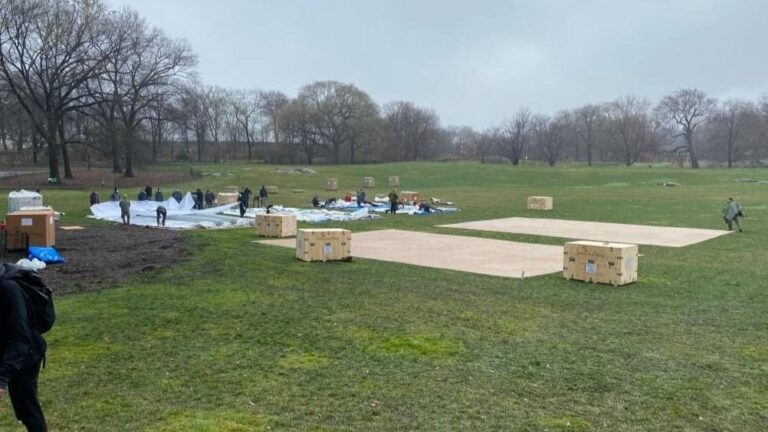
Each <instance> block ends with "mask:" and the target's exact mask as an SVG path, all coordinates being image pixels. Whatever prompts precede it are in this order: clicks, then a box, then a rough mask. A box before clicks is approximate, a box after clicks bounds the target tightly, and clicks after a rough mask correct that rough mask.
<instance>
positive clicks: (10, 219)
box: [5, 209, 56, 250]
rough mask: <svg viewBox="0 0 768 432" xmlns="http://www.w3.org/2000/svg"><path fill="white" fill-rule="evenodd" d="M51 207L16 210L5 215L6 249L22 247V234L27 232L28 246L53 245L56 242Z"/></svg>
mask: <svg viewBox="0 0 768 432" xmlns="http://www.w3.org/2000/svg"><path fill="white" fill-rule="evenodd" d="M53 219H54V214H53V209H46V210H16V211H15V212H11V213H8V214H7V215H5V224H6V230H8V233H9V234H10V235H9V236H8V244H7V249H8V250H17V249H23V248H24V245H23V244H22V241H23V238H24V237H23V236H21V235H18V234H19V233H27V235H28V236H29V246H54V245H55V244H56V225H55V223H54V220H53Z"/></svg>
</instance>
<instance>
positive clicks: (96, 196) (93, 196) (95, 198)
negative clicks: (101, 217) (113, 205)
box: [91, 190, 99, 205]
mask: <svg viewBox="0 0 768 432" xmlns="http://www.w3.org/2000/svg"><path fill="white" fill-rule="evenodd" d="M98 203H99V193H98V192H96V191H95V190H94V191H93V192H91V205H96V204H98Z"/></svg>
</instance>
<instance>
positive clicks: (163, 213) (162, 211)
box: [155, 205, 168, 226]
mask: <svg viewBox="0 0 768 432" xmlns="http://www.w3.org/2000/svg"><path fill="white" fill-rule="evenodd" d="M155 212H156V213H157V226H165V217H166V216H168V210H166V209H165V207H163V206H161V205H159V206H157V209H156V210H155ZM161 219H162V224H161V223H160V222H161Z"/></svg>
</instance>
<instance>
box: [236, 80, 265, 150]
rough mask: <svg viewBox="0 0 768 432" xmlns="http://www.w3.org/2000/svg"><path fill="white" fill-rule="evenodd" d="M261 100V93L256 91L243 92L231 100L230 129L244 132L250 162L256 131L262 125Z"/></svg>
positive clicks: (239, 92) (237, 93)
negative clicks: (231, 121)
mask: <svg viewBox="0 0 768 432" xmlns="http://www.w3.org/2000/svg"><path fill="white" fill-rule="evenodd" d="M261 100H262V99H261V93H259V92H258V91H255V90H241V91H238V92H235V93H234V94H233V95H232V97H231V98H230V108H231V113H232V120H233V123H232V124H231V125H230V128H231V129H235V130H237V129H240V130H242V132H243V136H244V137H245V142H246V145H247V146H248V160H252V159H253V145H254V144H255V137H256V130H257V129H258V128H259V126H260V124H261V112H262V111H261V107H262V105H261ZM230 135H231V134H230Z"/></svg>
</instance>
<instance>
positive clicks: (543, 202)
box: [528, 196, 553, 210]
mask: <svg viewBox="0 0 768 432" xmlns="http://www.w3.org/2000/svg"><path fill="white" fill-rule="evenodd" d="M552 209H553V204H552V197H546V196H530V197H528V210H552Z"/></svg>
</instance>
